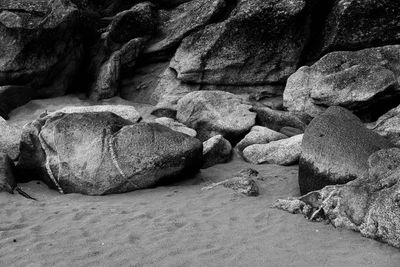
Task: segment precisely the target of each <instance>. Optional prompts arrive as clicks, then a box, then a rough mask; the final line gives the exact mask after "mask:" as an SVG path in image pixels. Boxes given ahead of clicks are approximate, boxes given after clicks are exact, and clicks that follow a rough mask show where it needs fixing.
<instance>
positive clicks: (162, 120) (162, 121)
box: [154, 117, 197, 137]
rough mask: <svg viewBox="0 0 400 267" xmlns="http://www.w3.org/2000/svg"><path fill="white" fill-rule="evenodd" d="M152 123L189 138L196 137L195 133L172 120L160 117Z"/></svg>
mask: <svg viewBox="0 0 400 267" xmlns="http://www.w3.org/2000/svg"><path fill="white" fill-rule="evenodd" d="M154 122H156V123H159V124H161V125H164V126H166V127H168V128H170V129H171V130H174V131H177V132H181V133H184V134H187V135H189V136H191V137H196V135H197V132H196V131H195V130H193V129H191V128H189V127H186V126H185V125H184V124H183V123H180V122H178V121H176V120H174V119H171V118H168V117H161V118H157V119H155V120H154Z"/></svg>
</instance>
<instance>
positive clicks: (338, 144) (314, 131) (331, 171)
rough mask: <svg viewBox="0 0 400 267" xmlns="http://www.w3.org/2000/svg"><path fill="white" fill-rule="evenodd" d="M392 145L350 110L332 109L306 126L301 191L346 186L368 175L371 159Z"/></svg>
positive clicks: (301, 164)
mask: <svg viewBox="0 0 400 267" xmlns="http://www.w3.org/2000/svg"><path fill="white" fill-rule="evenodd" d="M391 146H392V144H391V143H390V142H389V141H387V140H386V139H384V138H383V137H381V136H379V135H378V134H376V133H374V132H373V131H371V130H368V129H367V128H366V127H365V126H364V125H363V123H362V122H361V121H360V120H359V119H358V118H357V117H356V116H355V115H353V114H352V113H351V112H350V111H348V110H346V109H344V108H341V107H330V108H329V109H328V110H327V111H326V112H325V113H323V114H322V115H320V116H318V117H316V118H315V119H314V120H312V121H311V123H310V124H309V126H308V127H307V129H306V131H305V133H304V137H303V143H302V148H301V149H302V153H301V156H300V164H299V185H300V192H301V193H302V194H306V193H308V192H310V191H314V190H319V189H321V188H323V187H324V186H326V185H332V184H345V183H347V182H349V181H351V180H354V179H356V178H360V177H363V176H365V175H366V174H367V172H368V157H369V156H370V155H371V154H372V153H374V152H375V151H377V150H380V149H383V148H389V147H391Z"/></svg>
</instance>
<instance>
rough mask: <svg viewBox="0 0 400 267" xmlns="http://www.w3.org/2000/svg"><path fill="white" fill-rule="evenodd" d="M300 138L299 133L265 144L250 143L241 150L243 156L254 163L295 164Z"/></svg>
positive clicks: (297, 158) (298, 152)
mask: <svg viewBox="0 0 400 267" xmlns="http://www.w3.org/2000/svg"><path fill="white" fill-rule="evenodd" d="M302 139H303V135H302V134H300V135H296V136H293V137H290V138H287V139H283V140H278V141H272V142H270V143H267V144H255V145H251V146H248V147H246V148H245V149H244V150H243V158H244V159H246V160H247V161H249V162H251V163H254V164H261V163H270V164H279V165H292V164H296V163H298V162H299V157H300V153H301V142H302Z"/></svg>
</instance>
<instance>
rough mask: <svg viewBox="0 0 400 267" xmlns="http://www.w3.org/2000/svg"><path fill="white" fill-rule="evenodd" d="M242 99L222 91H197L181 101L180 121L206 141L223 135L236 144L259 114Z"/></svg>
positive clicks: (178, 114)
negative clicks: (251, 109)
mask: <svg viewBox="0 0 400 267" xmlns="http://www.w3.org/2000/svg"><path fill="white" fill-rule="evenodd" d="M250 108H251V105H249V104H248V103H246V102H245V101H244V100H243V99H242V98H240V97H238V96H236V95H234V94H231V93H227V92H221V91H196V92H192V93H189V94H187V95H186V96H184V97H183V98H181V99H180V100H179V101H178V112H177V119H178V120H179V121H180V122H182V123H183V124H185V125H186V126H188V127H190V128H193V129H195V130H196V131H197V137H198V138H199V139H200V140H202V141H205V140H207V139H209V138H211V137H213V136H215V135H218V134H220V135H222V136H223V137H224V138H226V139H227V140H229V141H230V142H235V141H236V142H237V141H239V140H240V138H241V137H243V136H244V135H245V134H246V133H247V132H248V131H249V130H250V128H251V127H252V126H253V125H254V124H255V117H256V114H255V113H253V112H251V111H250Z"/></svg>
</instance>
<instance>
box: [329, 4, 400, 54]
mask: <svg viewBox="0 0 400 267" xmlns="http://www.w3.org/2000/svg"><path fill="white" fill-rule="evenodd" d="M325 2H326V1H325ZM328 2H329V1H328ZM330 2H332V1H330ZM399 20H400V3H399V1H397V0H364V1H360V0H341V1H339V0H335V1H334V3H333V7H332V10H331V11H330V13H329V15H328V17H327V18H326V22H325V29H324V32H323V35H324V36H323V45H322V46H323V47H322V50H323V51H333V50H339V49H340V50H354V49H361V48H366V47H371V46H381V45H386V44H393V43H398V41H400V34H399V32H400V25H399V23H398V22H399Z"/></svg>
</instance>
